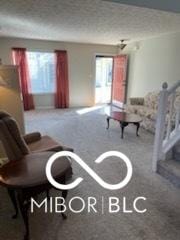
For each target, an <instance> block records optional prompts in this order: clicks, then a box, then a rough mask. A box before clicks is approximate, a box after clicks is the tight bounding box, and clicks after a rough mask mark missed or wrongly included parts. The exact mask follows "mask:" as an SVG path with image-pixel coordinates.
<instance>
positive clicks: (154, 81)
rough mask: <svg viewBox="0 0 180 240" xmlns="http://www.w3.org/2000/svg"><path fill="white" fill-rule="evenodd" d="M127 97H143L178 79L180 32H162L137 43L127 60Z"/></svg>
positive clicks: (179, 73)
mask: <svg viewBox="0 0 180 240" xmlns="http://www.w3.org/2000/svg"><path fill="white" fill-rule="evenodd" d="M129 60H130V61H129V77H128V78H129V80H128V81H129V83H128V96H129V97H138V96H139V97H143V96H144V95H145V94H146V93H147V92H150V91H154V90H160V89H161V86H162V83H163V82H168V83H169V85H172V84H174V83H175V82H176V81H178V80H179V79H180V33H177V34H171V35H163V36H161V37H159V38H153V39H149V40H144V41H142V42H140V48H139V50H137V51H132V53H131V54H130V59H129Z"/></svg>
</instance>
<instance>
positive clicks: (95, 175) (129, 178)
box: [46, 151, 133, 190]
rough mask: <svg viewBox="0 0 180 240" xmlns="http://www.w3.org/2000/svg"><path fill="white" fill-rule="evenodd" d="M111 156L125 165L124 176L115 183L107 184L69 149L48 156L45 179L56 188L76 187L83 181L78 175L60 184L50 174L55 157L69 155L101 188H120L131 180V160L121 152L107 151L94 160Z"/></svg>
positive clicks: (97, 161) (99, 160)
mask: <svg viewBox="0 0 180 240" xmlns="http://www.w3.org/2000/svg"><path fill="white" fill-rule="evenodd" d="M113 156H115V157H118V158H120V159H122V160H123V161H124V162H125V164H126V167H127V174H126V177H125V178H124V179H123V180H122V181H121V182H119V183H117V184H109V183H107V182H105V181H104V180H103V179H102V178H100V177H99V176H98V175H97V174H96V173H95V172H94V171H93V170H92V169H91V168H90V167H89V166H88V165H87V164H86V163H85V162H84V161H83V160H82V159H81V158H80V157H79V156H78V155H76V154H75V153H72V152H69V151H62V152H58V153H55V154H53V155H52V156H51V157H50V158H49V160H48V162H47V165H46V176H47V179H48V180H49V182H50V183H51V184H52V185H53V186H54V187H55V188H57V189H60V190H69V189H72V188H75V187H77V186H78V185H79V184H80V183H81V182H82V181H83V178H81V177H78V178H77V179H76V180H74V181H73V182H72V183H70V184H60V183H58V182H56V181H55V180H54V178H53V177H52V174H51V168H52V164H53V163H54V161H55V160H56V159H58V158H60V157H71V158H72V159H73V160H75V161H76V162H77V163H78V164H79V165H80V166H81V167H82V168H83V169H84V170H85V171H86V172H87V173H88V174H89V175H90V176H91V177H92V178H93V179H94V180H95V181H96V182H97V183H98V184H99V185H101V186H102V187H103V188H105V189H108V190H117V189H121V188H123V187H125V186H126V185H127V184H128V183H129V181H130V180H131V177H132V171H133V170H132V164H131V161H130V160H129V158H128V157H127V156H126V155H125V154H123V153H121V152H117V151H109V152H105V153H103V154H102V155H100V156H99V157H98V158H97V159H96V160H95V163H101V162H102V161H104V159H105V158H108V157H113Z"/></svg>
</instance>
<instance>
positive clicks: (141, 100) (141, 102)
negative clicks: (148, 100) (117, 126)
mask: <svg viewBox="0 0 180 240" xmlns="http://www.w3.org/2000/svg"><path fill="white" fill-rule="evenodd" d="M129 103H130V104H131V105H141V106H143V105H144V98H140V97H137V98H130V99H129Z"/></svg>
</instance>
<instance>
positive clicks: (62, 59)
mask: <svg viewBox="0 0 180 240" xmlns="http://www.w3.org/2000/svg"><path fill="white" fill-rule="evenodd" d="M55 56H56V92H55V107H56V108H68V107H69V80H68V59H67V52H66V51H60V50H56V51H55Z"/></svg>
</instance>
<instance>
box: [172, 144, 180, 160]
mask: <svg viewBox="0 0 180 240" xmlns="http://www.w3.org/2000/svg"><path fill="white" fill-rule="evenodd" d="M173 157H174V159H175V160H176V161H180V143H178V144H177V145H176V146H175V147H174V149H173Z"/></svg>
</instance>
